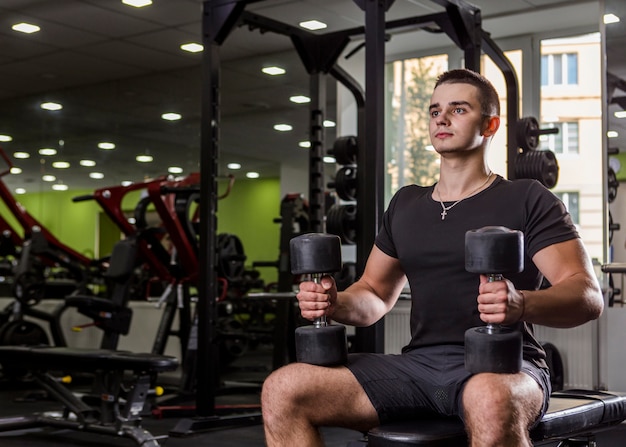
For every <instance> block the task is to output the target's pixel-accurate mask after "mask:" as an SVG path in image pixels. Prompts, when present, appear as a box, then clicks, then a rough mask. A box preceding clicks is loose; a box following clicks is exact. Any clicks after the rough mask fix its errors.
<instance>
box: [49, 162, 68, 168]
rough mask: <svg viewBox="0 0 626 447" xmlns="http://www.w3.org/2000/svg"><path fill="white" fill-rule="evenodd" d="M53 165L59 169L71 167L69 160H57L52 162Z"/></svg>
mask: <svg viewBox="0 0 626 447" xmlns="http://www.w3.org/2000/svg"><path fill="white" fill-rule="evenodd" d="M52 167H53V168H57V169H67V168H69V167H70V164H69V163H68V162H67V161H55V162H54V163H52Z"/></svg>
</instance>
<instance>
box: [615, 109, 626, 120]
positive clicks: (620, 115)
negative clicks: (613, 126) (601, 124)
mask: <svg viewBox="0 0 626 447" xmlns="http://www.w3.org/2000/svg"><path fill="white" fill-rule="evenodd" d="M614 115H615V118H626V110H620V111H619V112H615V113H614Z"/></svg>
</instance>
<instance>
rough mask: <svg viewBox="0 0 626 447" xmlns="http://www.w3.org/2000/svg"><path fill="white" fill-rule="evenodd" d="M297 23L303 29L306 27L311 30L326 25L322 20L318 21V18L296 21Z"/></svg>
mask: <svg viewBox="0 0 626 447" xmlns="http://www.w3.org/2000/svg"><path fill="white" fill-rule="evenodd" d="M298 25H300V26H301V27H302V28H304V29H308V30H311V31H315V30H318V29H324V28H326V27H327V26H328V25H326V24H325V23H324V22H320V21H319V20H306V21H304V22H300V23H298Z"/></svg>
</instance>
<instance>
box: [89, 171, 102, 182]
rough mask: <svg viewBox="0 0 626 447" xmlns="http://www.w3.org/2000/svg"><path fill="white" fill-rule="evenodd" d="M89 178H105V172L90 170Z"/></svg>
mask: <svg viewBox="0 0 626 447" xmlns="http://www.w3.org/2000/svg"><path fill="white" fill-rule="evenodd" d="M89 178H94V179H98V180H99V179H103V178H104V174H103V173H102V172H90V173H89Z"/></svg>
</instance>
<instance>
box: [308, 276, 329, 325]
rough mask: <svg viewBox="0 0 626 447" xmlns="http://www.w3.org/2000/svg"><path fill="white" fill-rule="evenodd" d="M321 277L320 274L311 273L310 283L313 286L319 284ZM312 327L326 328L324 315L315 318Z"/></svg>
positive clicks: (326, 323)
mask: <svg viewBox="0 0 626 447" xmlns="http://www.w3.org/2000/svg"><path fill="white" fill-rule="evenodd" d="M322 276H323V275H322V274H321V273H311V281H313V282H314V283H315V284H320V283H321V282H322ZM313 326H315V327H326V326H328V322H327V321H326V315H322V316H321V317H317V318H316V319H315V320H313Z"/></svg>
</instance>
